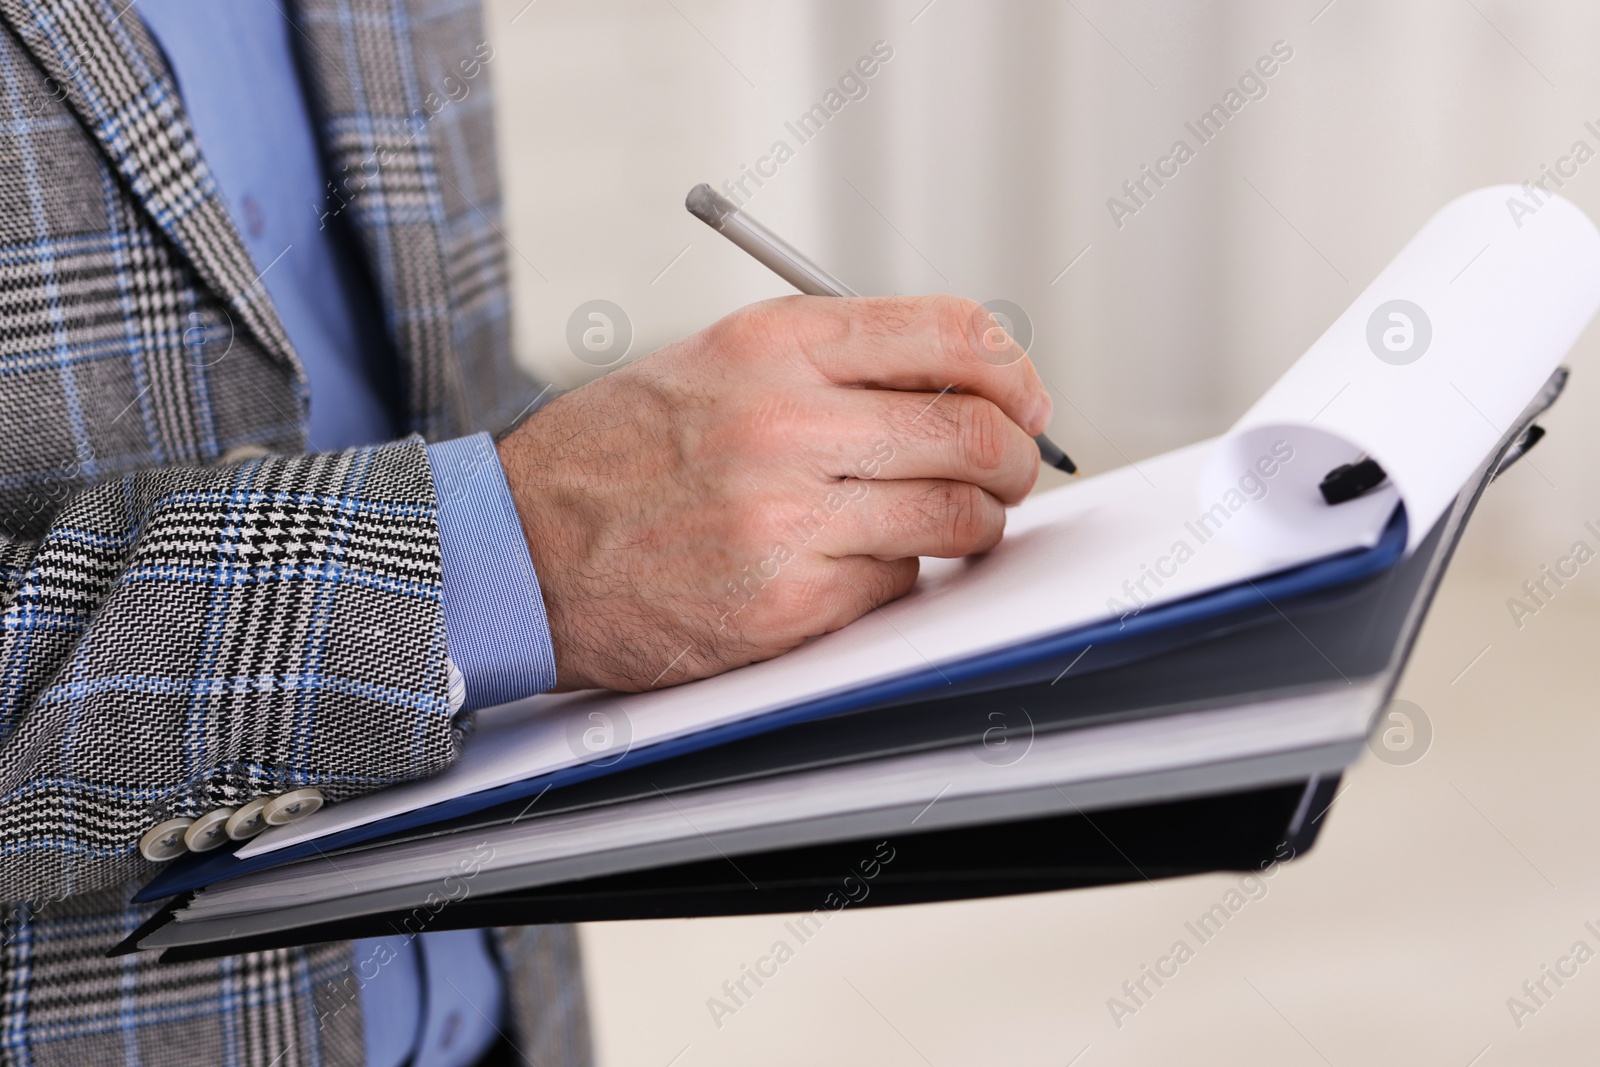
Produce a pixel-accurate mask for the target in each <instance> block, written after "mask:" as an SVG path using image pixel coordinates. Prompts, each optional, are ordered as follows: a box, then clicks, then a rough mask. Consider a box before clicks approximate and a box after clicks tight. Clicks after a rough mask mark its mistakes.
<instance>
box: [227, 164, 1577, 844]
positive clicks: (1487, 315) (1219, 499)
mask: <svg viewBox="0 0 1600 1067" xmlns="http://www.w3.org/2000/svg"><path fill="white" fill-rule="evenodd" d="M1513 194H1516V195H1519V196H1520V195H1521V191H1520V190H1517V189H1514V188H1511V187H1500V188H1493V189H1485V190H1480V191H1478V192H1475V193H1471V194H1468V195H1467V196H1465V197H1462V198H1460V199H1458V200H1456V201H1454V202H1453V203H1451V204H1450V205H1448V206H1447V207H1445V208H1444V209H1443V210H1441V211H1440V212H1439V214H1438V215H1437V216H1435V217H1434V219H1433V220H1431V221H1430V222H1429V223H1428V224H1427V225H1426V226H1425V227H1424V228H1423V230H1422V231H1421V233H1419V234H1418V235H1417V237H1416V238H1415V239H1413V240H1412V242H1411V243H1410V244H1408V245H1407V246H1406V247H1405V248H1404V249H1403V250H1402V251H1401V253H1400V255H1399V256H1398V257H1396V259H1395V261H1394V263H1393V264H1391V265H1390V266H1389V267H1388V268H1386V269H1385V270H1384V271H1383V272H1382V273H1381V274H1380V275H1379V276H1378V278H1377V279H1376V280H1375V281H1374V282H1373V283H1372V285H1370V286H1369V287H1368V288H1367V290H1366V291H1365V292H1363V293H1362V294H1361V296H1360V297H1358V298H1357V299H1356V302H1355V303H1354V304H1352V305H1351V308H1350V310H1348V311H1347V312H1345V314H1344V315H1342V316H1340V318H1339V320H1338V321H1337V322H1335V323H1334V325H1333V326H1332V327H1330V328H1329V330H1328V331H1327V332H1326V333H1325V334H1324V335H1323V336H1322V337H1321V338H1319V339H1318V341H1317V342H1316V343H1315V344H1314V345H1312V347H1311V349H1310V350H1309V351H1308V352H1307V353H1306V354H1305V355H1304V356H1303V357H1302V358H1301V359H1300V360H1299V361H1298V362H1297V363H1295V364H1294V366H1293V367H1291V368H1290V369H1289V371H1288V372H1287V373H1286V374H1285V375H1284V376H1283V378H1282V379H1280V380H1279V382H1278V383H1277V384H1276V385H1274V386H1273V387H1272V389H1270V390H1269V391H1268V392H1267V394H1266V395H1265V396H1263V397H1262V399H1261V400H1260V401H1259V402H1258V403H1257V404H1256V405H1255V406H1254V407H1252V408H1251V409H1250V411H1249V412H1248V413H1246V415H1245V416H1244V418H1243V419H1241V420H1240V422H1239V423H1238V425H1237V426H1235V428H1234V429H1233V430H1232V431H1231V432H1230V433H1229V434H1227V435H1225V436H1224V437H1223V438H1221V439H1220V440H1219V441H1215V442H1202V443H1200V444H1198V445H1193V446H1190V447H1188V448H1184V449H1180V450H1178V451H1176V452H1171V453H1167V454H1166V455H1163V456H1158V457H1156V458H1154V459H1151V460H1145V461H1142V462H1140V463H1139V464H1137V465H1133V466H1129V467H1125V468H1122V469H1120V470H1116V471H1112V472H1110V473H1109V474H1105V475H1101V476H1099V477H1096V478H1090V479H1087V480H1085V481H1083V482H1081V483H1078V484H1074V485H1070V486H1066V487H1063V488H1061V489H1057V490H1054V491H1052V492H1049V493H1044V494H1040V495H1038V496H1035V497H1033V498H1032V499H1030V500H1028V501H1027V502H1026V503H1024V504H1023V505H1022V506H1021V507H1018V508H1016V509H1015V510H1013V511H1012V513H1011V515H1010V518H1009V521H1008V528H1007V534H1006V537H1005V540H1004V541H1003V542H1002V543H1001V544H1000V545H999V546H998V547H997V548H996V549H995V550H994V551H992V552H990V553H988V554H987V555H985V556H983V557H980V558H973V559H968V560H960V561H947V560H925V561H924V566H923V572H922V578H921V580H920V581H919V582H918V584H917V587H916V588H915V589H914V590H913V591H912V592H911V594H910V595H908V596H906V597H905V598H903V599H901V600H899V601H897V602H895V603H894V604H890V605H887V606H885V607H884V608H882V609H881V610H877V611H873V612H870V613H868V615H867V616H866V617H864V618H863V619H861V620H860V621H858V622H856V623H854V624H852V625H851V626H849V627H847V628H846V629H845V630H841V631H839V632H837V633H834V634H830V635H828V636H826V637H823V638H820V639H818V640H816V641H813V642H810V643H809V644H807V645H805V646H803V647H801V648H799V649H796V650H795V651H793V652H791V653H789V654H788V655H786V656H783V657H780V658H779V659H776V660H770V661H768V662H766V663H760V664H754V665H752V666H749V667H745V668H742V669H740V670H736V671H731V672H729V673H727V674H724V675H721V676H718V677H715V678H708V679H705V680H703V681H699V682H695V683H692V684H689V685H683V686H678V687H674V688H669V689H663V690H658V691H653V692H647V693H639V694H631V695H626V696H622V695H616V694H610V693H587V694H573V695H566V696H560V697H539V698H534V699H532V700H528V701H522V702H520V703H518V704H514V705H508V706H506V707H503V708H494V709H488V710H486V711H484V712H482V713H480V720H479V722H480V726H479V732H478V735H477V736H476V737H474V738H473V739H472V741H471V742H470V744H469V745H468V747H467V752H466V755H465V756H464V757H463V759H462V760H461V761H460V763H458V764H457V765H456V766H455V767H453V768H451V769H450V770H448V771H446V772H445V773H444V774H441V775H439V776H437V777H435V778H433V779H429V780H427V781H423V782H417V783H413V784H410V785H405V786H399V787H395V788H392V789H388V790H385V791H382V792H379V793H373V794H369V795H367V796H363V797H359V798H356V799H354V800H349V801H345V802H344V803H342V804H337V805H330V806H329V807H326V808H323V809H322V810H321V811H318V812H316V813H314V814H313V815H311V816H309V817H307V818H305V819H302V820H300V821H299V822H296V823H292V824H290V825H288V826H283V827H278V828H275V829H272V830H268V831H267V832H266V833H264V834H262V835H261V836H260V837H258V838H256V839H255V840H254V841H252V842H250V843H248V844H247V845H246V846H245V847H244V848H243V849H241V851H240V853H239V854H240V855H241V856H252V855H257V854H260V853H264V852H269V851H272V850H275V849H279V848H284V847H286V846H289V845H293V844H296V843H298V842H301V841H305V840H309V839H313V838H317V837H321V836H324V835H326V834H330V833H333V832H336V831H339V830H343V829H346V828H349V827H353V826H359V825H363V824H366V823H368V822H372V821H374V820H377V819H382V818H386V817H388V816H390V815H395V814H399V813H401V812H405V811H410V810H414V809H416V808H419V807H423V806H426V805H429V804H434V803H438V802H441V801H444V800H447V799H451V798H454V797H457V796H464V795H466V794H469V793H473V792H478V791H480V790H484V789H489V788H493V787H495V786H499V785H504V784H507V783H509V782H513V781H517V780H520V779H524V778H529V777H532V776H535V775H538V774H543V773H548V772H550V771H555V770H559V769H561V768H563V767H568V766H572V765H574V764H576V763H579V762H582V761H583V760H585V759H590V758H593V757H594V756H595V755H596V753H597V752H610V751H615V752H617V753H619V754H620V753H621V752H622V751H625V750H626V749H627V748H628V747H630V746H631V747H639V746H643V745H648V744H654V743H657V742H661V741H665V740H669V739H672V738H677V737H681V736H684V735H687V734H690V733H693V732H696V731H700V730H704V729H707V728H710V727H713V726H718V725H721V724H724V723H728V722H733V721H736V720H740V719H745V718H750V717H753V716H755V715H759V714H762V713H764V712H769V711H774V710H778V709H781V708H785V707H792V706H795V705H797V704H800V703H804V702H807V701H811V700H815V699H818V698H821V697H824V696H828V695H831V694H835V693H840V692H845V691H849V690H852V689H856V688H859V687H861V686H863V685H866V684H869V683H873V682H879V681H883V680H885V679H891V678H895V677H900V676H903V675H907V674H910V673H913V672H920V671H926V670H928V669H929V668H937V667H939V666H941V665H947V664H950V663H952V662H955V661H958V660H963V659H966V658H969V657H972V656H975V655H979V654H982V653H985V652H990V651H994V650H997V649H1002V648H1006V647H1010V646H1013V645H1018V644H1022V643H1024V642H1028V641H1033V640H1037V639H1039V638H1043V637H1046V636H1049V635H1052V634H1056V633H1061V632H1064V631H1068V630H1072V629H1076V628H1079V627H1082V626H1086V625H1089V624H1092V623H1097V622H1101V621H1104V620H1105V619H1107V618H1116V617H1118V616H1119V615H1121V614H1123V613H1126V612H1129V611H1134V610H1143V609H1144V608H1147V607H1150V606H1152V605H1156V604H1161V603H1167V602H1171V601H1174V600H1179V599H1183V598H1186V597H1189V596H1193V595H1196V594H1199V593H1204V592H1208V591H1211V590H1215V589H1219V588H1223V587H1226V586H1230V585H1235V584H1238V583H1239V582H1242V581H1244V580H1246V579H1253V578H1256V577H1259V576H1261V575H1263V574H1266V573H1270V572H1272V571H1275V570H1279V569H1282V568H1284V567H1286V566H1291V565H1294V564H1298V563H1304V562H1309V561H1311V560H1315V559H1320V558H1323V557H1326V556H1328V555H1330V554H1333V553H1337V552H1341V551H1345V550H1348V549H1352V548H1357V547H1367V546H1371V545H1373V544H1375V543H1376V542H1377V539H1378V537H1379V535H1380V534H1381V532H1382V530H1383V528H1384V525H1385V523H1386V521H1387V519H1388V517H1389V515H1390V514H1391V513H1392V511H1393V509H1394V506H1395V504H1396V502H1397V501H1400V500H1402V499H1403V501H1404V503H1405V506H1406V509H1407V513H1408V516H1409V517H1410V519H1411V522H1410V532H1411V538H1412V544H1413V546H1414V545H1415V542H1416V539H1417V538H1420V537H1421V536H1423V535H1424V534H1425V533H1426V532H1427V530H1428V529H1429V528H1430V527H1431V526H1432V525H1433V523H1434V521H1435V520H1436V519H1437V518H1438V517H1439V516H1440V515H1441V514H1442V513H1443V510H1444V508H1445V506H1446V505H1447V504H1448V502H1449V501H1450V500H1451V499H1452V498H1453V497H1454V496H1455V495H1456V494H1457V493H1458V492H1459V491H1460V489H1461V487H1462V485H1463V484H1465V482H1466V480H1467V478H1468V477H1469V476H1470V475H1471V474H1472V472H1473V471H1474V470H1475V469H1476V468H1477V466H1478V465H1479V464H1480V463H1481V462H1482V461H1483V460H1484V458H1485V457H1486V456H1487V455H1488V453H1489V450H1490V449H1491V448H1492V447H1493V446H1494V444H1495V442H1496V441H1498V440H1499V438H1500V437H1501V436H1503V435H1504V433H1505V432H1506V431H1507V430H1508V428H1509V426H1510V424H1511V422H1512V420H1513V419H1514V418H1515V417H1516V415H1517V414H1519V413H1520V412H1521V411H1522V410H1523V409H1524V408H1525V407H1526V406H1527V404H1528V403H1529V402H1530V401H1531V400H1532V398H1533V397H1534V396H1535V395H1536V394H1537V393H1538V390H1539V389H1540V388H1541V387H1542V386H1543V385H1544V383H1545V381H1546V380H1547V379H1548V378H1549V376H1550V374H1551V373H1552V372H1553V371H1554V369H1555V368H1556V366H1557V365H1558V364H1559V362H1560V360H1561V358H1562V357H1563V356H1564V355H1565V354H1566V352H1567V350H1568V349H1569V348H1570V346H1571V345H1572V343H1573V342H1574V341H1575V340H1576V339H1577V337H1578V335H1579V334H1580V333H1581V332H1582V330H1583V328H1584V327H1585V326H1586V325H1587V323H1588V321H1589V319H1590V318H1591V317H1592V315H1593V314H1594V311H1595V308H1596V306H1597V304H1600V232H1597V231H1596V229H1595V227H1594V225H1593V224H1592V223H1591V222H1590V221H1589V219H1588V218H1587V217H1586V216H1585V215H1584V214H1583V213H1582V212H1581V211H1579V210H1578V209H1577V208H1576V207H1574V206H1572V205H1571V204H1569V203H1567V202H1566V201H1548V202H1546V204H1545V205H1544V206H1543V207H1542V208H1541V209H1540V210H1539V211H1538V212H1537V213H1536V214H1534V215H1533V216H1527V217H1523V218H1522V219H1521V223H1522V224H1521V226H1520V227H1518V226H1517V225H1515V223H1514V222H1513V221H1512V220H1511V218H1510V213H1509V212H1508V211H1507V209H1506V207H1505V203H1504V201H1505V199H1506V197H1508V196H1511V195H1513ZM1402 299H1403V300H1407V301H1410V302H1412V303H1413V304H1414V305H1415V306H1416V307H1420V308H1424V309H1425V311H1424V314H1425V316H1426V318H1427V319H1428V320H1429V325H1430V327H1431V335H1432V336H1431V339H1430V340H1429V343H1428V345H1427V348H1426V350H1425V351H1423V352H1422V354H1421V356H1420V358H1417V359H1415V360H1414V361H1412V362H1408V363H1396V362H1392V361H1386V359H1384V358H1382V357H1380V356H1379V355H1377V354H1375V351H1374V349H1373V348H1372V347H1371V346H1369V344H1368V341H1367V323H1368V321H1369V319H1371V318H1372V316H1373V313H1374V311H1376V310H1377V309H1378V308H1379V307H1380V305H1384V304H1385V303H1386V302H1388V301H1392V300H1402ZM1412 319H1413V321H1412V327H1413V329H1415V328H1416V326H1417V322H1416V321H1415V319H1416V316H1414V315H1413V316H1412ZM1383 325H1384V326H1385V328H1393V323H1391V322H1390V320H1387V319H1385V320H1383ZM1398 340H1403V338H1398ZM1380 341H1381V338H1380ZM1384 351H1385V352H1387V353H1388V355H1389V356H1390V359H1391V360H1392V359H1394V358H1404V357H1405V355H1406V353H1403V352H1402V353H1399V354H1398V356H1397V354H1396V353H1394V352H1389V350H1388V349H1384ZM1360 452H1367V453H1370V454H1371V455H1372V456H1373V457H1374V458H1376V459H1378V460H1379V462H1380V463H1381V464H1382V465H1383V466H1384V468H1385V470H1387V471H1388V472H1389V474H1390V478H1391V484H1389V485H1388V486H1385V487H1383V488H1381V489H1379V490H1376V491H1374V492H1373V493H1371V494H1369V495H1368V496H1366V497H1363V498H1361V499H1358V500H1355V501H1351V502H1349V503H1346V504H1342V505H1339V506H1338V507H1333V508H1330V507H1328V506H1327V505H1326V504H1325V503H1324V502H1323V501H1322V499H1321V497H1320V494H1318V492H1317V485H1318V483H1319V482H1320V481H1321V480H1322V478H1323V477H1324V476H1325V475H1326V473H1327V472H1328V470H1329V469H1331V468H1332V467H1333V466H1336V465H1338V464H1339V463H1344V462H1348V461H1350V460H1352V459H1354V458H1355V457H1356V455H1357V454H1358V453H1360ZM757 595H759V594H757ZM693 654H694V650H693V649H690V650H689V651H688V652H687V653H686V655H693ZM663 666H665V664H663ZM933 695H937V694H936V693H935V694H933Z"/></svg>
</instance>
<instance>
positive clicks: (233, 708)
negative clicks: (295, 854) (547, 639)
mask: <svg viewBox="0 0 1600 1067" xmlns="http://www.w3.org/2000/svg"><path fill="white" fill-rule="evenodd" d="M440 586H441V576H440V554H439V533H438V522H437V507H436V499H435V495H434V488H433V481H432V476H431V473H430V470H429V465H428V459H427V453H426V449H425V446H424V445H423V443H422V442H421V440H420V439H412V440H408V441H403V442H400V443H397V444H391V445H386V446H382V447H376V448H361V449H349V450H346V451H342V452H331V453H325V454H319V455H304V456H291V457H268V458H265V459H260V460H254V461H251V462H247V463H242V464H235V465H227V466H218V467H204V468H166V469H160V470H149V471H142V472H138V473H134V474H130V475H128V476H126V477H123V478H120V479H117V480H114V481H109V482H106V483H103V484H100V485H97V486H94V487H92V488H89V489H85V490H83V491H81V492H78V493H76V494H74V495H73V496H71V497H70V498H68V499H67V500H65V502H64V503H63V504H62V506H61V507H60V508H59V510H57V511H56V513H55V515H54V518H53V519H51V521H50V522H49V524H48V526H47V527H46V528H45V529H44V530H43V532H42V533H40V534H38V535H37V536H34V537H30V538H26V539H20V538H0V607H3V616H0V618H3V623H4V627H3V631H0V672H3V674H0V900H8V901H19V900H30V901H35V902H38V901H43V900H50V899H56V898H60V897H65V896H69V895H74V894H77V893H82V892H87V891H90V890H94V889H100V888H104V887H108V886H113V885H117V884H120V883H124V882H128V881H134V880H143V879H145V878H148V877H149V876H150V875H151V874H153V873H154V871H155V870H156V865H155V864H152V863H150V862H149V861H147V860H145V859H144V858H143V857H142V855H141V854H140V850H139V839H140V837H141V836H142V835H143V834H144V833H145V831H146V830H148V829H149V828H150V827H151V826H153V825H154V824H156V823H158V822H161V821H163V820H166V819H170V818H176V817H185V816H188V817H198V816H200V815H202V814H204V813H206V812H207V811H210V810H212V809H215V808H218V807H224V806H235V805H239V804H242V803H244V802H245V801H246V800H249V799H251V798H254V797H257V796H266V795H271V794H278V793H282V792H286V791H288V790H291V789H298V788H304V787H308V786H310V787H315V788H317V789H320V790H322V792H323V794H324V795H325V797H326V798H327V799H328V800H329V801H336V800H339V799H342V798H346V797H350V796H354V795H356V794H358V793H362V792H366V791H369V790H372V789H375V788H378V787H380V786H383V785H387V784H390V783H393V782H398V781H402V780H406V779H411V778H416V777H420V776H425V775H429V774H433V773H435V772H438V771H440V770H442V769H443V768H444V767H446V766H447V765H448V764H449V763H450V762H451V761H452V760H453V759H454V758H455V757H456V755H457V754H458V753H459V750H460V745H461V732H460V731H461V724H460V723H459V722H458V721H457V719H456V718H455V717H453V716H452V714H451V706H450V701H449V698H448V692H449V680H448V677H449V673H450V667H449V663H448V660H447V659H446V655H445V651H446V649H445V629H444V621H443V614H442V609H441V587H440Z"/></svg>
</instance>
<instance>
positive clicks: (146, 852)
mask: <svg viewBox="0 0 1600 1067" xmlns="http://www.w3.org/2000/svg"><path fill="white" fill-rule="evenodd" d="M193 823H194V820H193V819H168V820H167V821H166V822H158V823H156V824H155V825H154V826H152V827H150V829H148V830H146V831H145V832H144V836H143V837H141V838H140V839H139V852H140V853H141V854H142V855H143V856H144V858H145V859H147V860H150V861H151V862H153V863H165V862H166V861H167V860H170V859H174V858H176V857H178V856H181V855H183V854H184V853H185V852H188V851H189V846H188V845H186V844H185V843H184V840H183V835H184V832H185V831H187V830H188V829H189V827H190V826H191V825H193Z"/></svg>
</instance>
